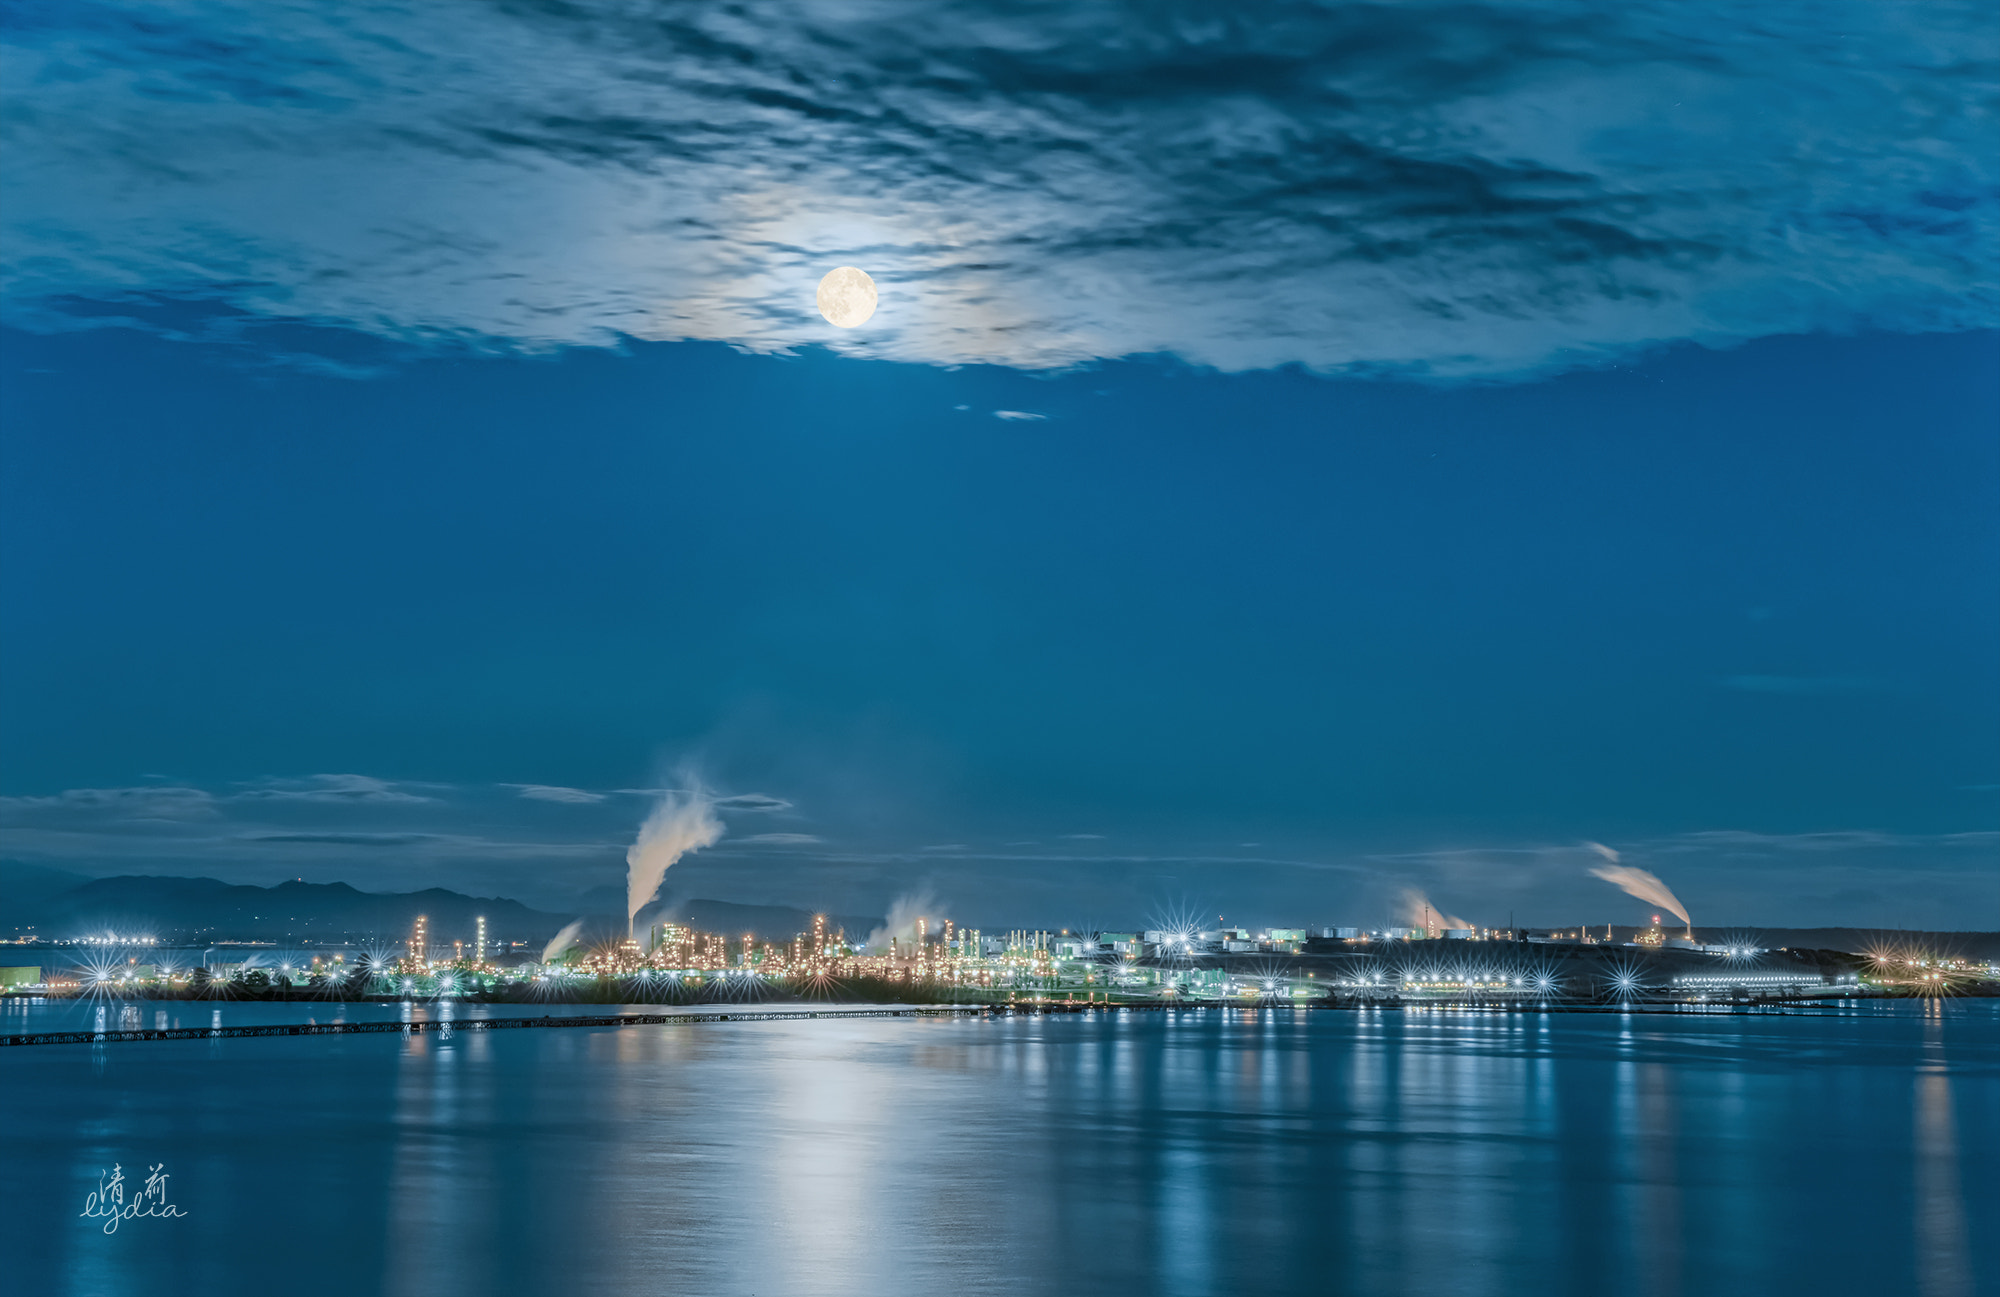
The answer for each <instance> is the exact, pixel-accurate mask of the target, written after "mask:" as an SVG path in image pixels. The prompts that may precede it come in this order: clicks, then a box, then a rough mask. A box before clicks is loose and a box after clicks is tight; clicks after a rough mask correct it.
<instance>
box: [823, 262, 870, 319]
mask: <svg viewBox="0 0 2000 1297" xmlns="http://www.w3.org/2000/svg"><path fill="white" fill-rule="evenodd" d="M819 313H820V314H821V315H824V316H825V317H826V322H827V323H828V324H831V325H834V326H836V327H838V328H842V329H851V328H853V327H854V326H855V325H857V324H865V323H867V321H868V317H869V316H871V315H873V314H875V281H874V280H872V279H870V278H869V277H868V275H867V272H866V271H861V270H856V269H855V268H854V267H853V266H836V267H835V268H834V269H832V270H829V271H827V272H826V278H824V279H822V280H820V281H819Z"/></svg>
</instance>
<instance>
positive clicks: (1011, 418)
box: [993, 410, 1049, 423]
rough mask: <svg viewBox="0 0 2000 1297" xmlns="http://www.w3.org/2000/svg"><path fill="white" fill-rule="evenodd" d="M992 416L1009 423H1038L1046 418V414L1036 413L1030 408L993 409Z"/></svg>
mask: <svg viewBox="0 0 2000 1297" xmlns="http://www.w3.org/2000/svg"><path fill="white" fill-rule="evenodd" d="M993 417H994V418H996V419H1004V420H1006V421H1007V422H1009V423H1039V422H1040V421H1042V420H1043V419H1046V418H1048V417H1049V416H1048V415H1046V414H1036V413H1034V412H1033V411H1032V410H995V411H994V412H993Z"/></svg>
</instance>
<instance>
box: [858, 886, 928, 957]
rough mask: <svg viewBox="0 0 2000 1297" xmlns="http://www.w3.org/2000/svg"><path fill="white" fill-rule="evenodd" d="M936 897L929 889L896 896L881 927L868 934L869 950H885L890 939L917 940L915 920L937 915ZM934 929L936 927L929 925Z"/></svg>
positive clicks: (908, 941) (909, 941) (901, 940)
mask: <svg viewBox="0 0 2000 1297" xmlns="http://www.w3.org/2000/svg"><path fill="white" fill-rule="evenodd" d="M937 911H938V903H937V897H935V896H933V895H931V892H930V889H929V888H924V889H922V890H921V891H917V892H913V893H906V894H904V895H902V896H898V897H897V898H896V899H895V900H894V901H892V902H890V904H889V917H888V919H887V920H886V921H884V922H883V924H882V926H881V927H879V928H877V929H875V931H873V932H871V933H869V934H868V948H869V949H870V950H878V949H887V947H888V945H889V942H890V940H891V939H894V940H896V941H900V942H905V943H911V942H915V941H916V939H917V920H918V919H928V918H932V917H933V916H934V915H936V914H937ZM931 926H932V927H933V928H935V927H936V926H937V925H936V924H935V923H933V924H932V925H931Z"/></svg>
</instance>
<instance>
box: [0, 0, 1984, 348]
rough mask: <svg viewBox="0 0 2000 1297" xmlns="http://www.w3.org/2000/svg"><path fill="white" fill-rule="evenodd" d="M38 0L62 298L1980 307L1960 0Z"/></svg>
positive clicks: (827, 331)
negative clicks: (837, 298) (1776, 3)
mask: <svg viewBox="0 0 2000 1297" xmlns="http://www.w3.org/2000/svg"><path fill="white" fill-rule="evenodd" d="M33 12H34V14H35V19H34V21H32V22H19V23H14V24H10V25H9V27H8V30H7V32H6V33H5V37H4V39H5V41H6V43H7V46H8V50H7V64H6V66H7V69H8V71H7V79H8V85H7V89H8V97H9V101H10V105H11V110H12V113H13V115H14V120H15V122H16V124H17V125H16V129H15V130H13V131H12V132H11V133H10V137H9V168H10V172H11V173H12V175H13V177H14V180H15V183H14V184H13V186H12V187H11V189H10V201H9V202H8V204H7V205H6V209H5V211H4V213H0V221H4V227H0V263H4V269H5V272H6V281H5V282H6V283H7V285H8V287H7V289H6V299H5V301H6V305H7V307H8V309H9V312H10V317H11V318H12V319H13V320H15V321H16V322H17V323H31V324H34V325H36V326H37V327H42V328H63V327H72V326H75V325H78V324H81V323H84V322H86V321H87V320H90V319H104V318H108V315H107V312H109V314H111V315H122V316H123V317H124V318H126V319H128V320H131V321H134V322H139V323H142V324H147V326H148V327H157V328H163V329H167V328H187V327H191V326H188V325H186V324H185V323H182V324H178V325H169V324H165V323H161V322H159V321H158V319H157V312H155V311H153V309H152V308H153V307H154V306H156V305H157V303H159V302H160V301H163V300H188V299H202V300H206V301H212V302H216V303H219V304H220V305H222V306H223V307H224V308H225V309H224V310H223V311H221V312H215V313H211V316H210V317H209V318H211V319H212V320H215V321H228V323H227V324H226V325H223V324H216V325H214V326H211V327H227V328H229V329H232V330H235V331H237V332H238V333H240V332H241V331H242V328H243V326H244V324H245V323H246V322H250V321H255V320H258V319H282V320H287V321H296V320H307V321H317V322H323V323H331V324H338V325H345V326H350V327H353V328H357V329H363V330H366V331H368V332H370V333H373V334H376V335H379V336H382V337H385V338H391V339H395V340H398V341H399V342H403V343H410V344H415V345H419V346H422V345H426V344H428V343H430V342H432V341H441V342H445V343H448V344H449V345H452V346H465V345H471V346H474V347H502V348H507V347H521V348H528V349H539V348H548V347H555V346H564V345H571V344H602V343H609V342H614V341H616V340H617V339H620V338H626V337H631V338H641V339H680V338H695V339H713V340H720V341H724V342H728V343H731V344H734V345H738V346H742V347H746V348H750V349H754V350H762V351H782V350H788V349H792V348H797V347H801V346H807V345H824V346H829V347H834V348H837V349H841V350H845V351H850V352H854V353H857V354H867V355H875V356H883V357H888V358H893V359H899V360H909V361H921V362H928V363H937V364H954V363H964V362H995V363H1001V364H1007V365H1015V366H1024V367H1050V366H1067V365H1074V364H1077V363H1079V362H1086V361H1090V360H1095V359H1099V358H1103V357H1113V356H1131V355H1141V354H1169V355H1174V356H1178V357H1181V358H1183V359H1186V360H1188V361H1191V362H1194V363H1197V364H1202V365H1212V366H1217V367H1221V368H1224V369H1242V368H1258V367H1266V366H1275V365H1283V364H1288V363H1298V364H1302V365H1305V366H1309V367H1312V368H1317V369H1324V370H1343V371H1362V372H1383V371H1386V372H1403V373H1413V374H1421V375H1430V376H1438V377H1487V376H1505V375H1515V374H1523V373H1531V372H1543V371H1547V370H1550V369H1554V368H1561V367H1565V366H1570V365H1575V364H1579V363H1591V362H1593V361H1597V360H1602V359H1606V358H1610V357H1615V356H1618V355H1621V354H1624V353H1626V352H1629V351H1630V350H1632V349H1634V348H1640V347H1646V346H1650V345H1653V344H1657V343H1661V342H1669V341H1675V340H1694V341H1699V342H1704V343H1717V344H1726V343H1729V342H1731V341H1734V340H1739V339H1745V338H1752V337H1761V336H1768V335H1773V334H1786V333H1799V332H1807V331H1812V330H1818V329H1829V328H1831V329H1844V328H1860V327H1877V328H1887V329H1901V330H1912V331H1923V330H1938V329H1958V328H1966V327H1990V326H1992V325H1993V324H1995V323H1996V322H2000V305H1996V304H1997V303H2000V278H1996V276H2000V269H1996V263H1995V261H1994V260H1993V258H1992V257H1991V256H1990V255H1989V250H1990V249H1991V247H1992V246H1993V245H1994V240H1995V235H1996V233H2000V200H1996V197H1995V195H1996V185H1995V179H1996V176H1995V169H1996V159H2000V142H1996V140H1995V137H1994V127H1993V118H1992V116H1991V114H1990V113H1988V112H1986V111H1985V108H1984V105H1985V104H1986V103H1987V102H1989V101H1990V100H1991V98H1992V97H1993V95H1994V92H1995V76H1994V72H1993V69H1994V67H1995V53H1996V43H2000V29H1996V28H1995V26H1994V25H1993V24H1992V22H1991V20H1990V16H1989V15H1988V14H1987V11H1986V7H1985V6H1983V5H1981V4H1977V3H1973V2H1971V0H1964V2H1958V0H1941V2H1939V3H1930V4H1923V5H1884V4H1875V3H1865V2H1864V0H1846V2H1844V3H1842V2H1836V3H1832V4H1827V5H1818V6H1791V7H1784V8H1777V9H1766V10H1760V11H1759V14H1758V16H1757V20H1756V21H1754V22H1748V21H1743V19H1742V17H1741V15H1740V14H1739V13H1738V12H1737V11H1735V10H1733V9H1731V8H1729V7H1726V6H1722V5H1719V4H1713V3H1707V4H1668V3H1662V2H1657V0H1656V2H1654V3H1634V4H1626V5H1619V6H1596V7H1589V6H1577V5H1573V4H1566V3H1556V2H1554V0H1549V2H1546V3H1520V4H1506V5H1501V4H1492V3H1473V4H1445V3H1416V4H1407V5H1337V4H1331V3H1328V4H1296V5H1289V6H1285V7H1283V8H1282V9H1279V10H1275V11H1269V12H1265V13H1261V14H1259V15H1258V16H1256V17H1254V18H1253V17H1252V16H1250V15H1249V14H1248V13H1247V12H1246V11H1245V10H1244V9H1243V8H1242V7H1241V6H1235V5H1228V4H1223V3H1219V2H1217V3H1194V4H1191V5H1190V4H1180V5H1173V6H1150V7H1149V6H1137V7H1134V6H1129V5H1113V4H1095V3H1081V4H1073V5H1062V6H1052V7H1051V6H1041V7H1033V8H1027V9H1023V8H1019V7H1015V6H1006V5H1001V4H998V3H986V2H975V0H940V3H936V4H929V5H915V6H913V5H910V4H907V3H902V2H901V0H859V2H857V3H849V4H841V5H801V4H796V3H787V2H784V0H746V3H742V4H736V5H729V6H686V7H678V8H667V9H652V8H635V7H631V6H615V5H560V4H553V3H539V4H538V3H528V4H515V5H488V4H481V3H475V2H474V0H434V2H432V3H427V4H423V5H405V4H390V3H386V2H376V3H363V2H359V0H357V3H351V4H342V5H337V6H328V5H324V4H313V3H306V2H305V0H289V2H287V0H258V3H255V4H251V3H247V2H245V0H237V2H235V3H228V2H221V3H213V4H204V5H199V6H195V5H180V6H160V5H155V4H137V3H126V4H118V3H102V4H92V5H88V6H68V7H65V6H57V5H50V6H43V7H40V8H37V9H36V10H34V11H33ZM22 124H27V125H29V126H31V127H32V129H21V128H20V127H21V125H22ZM842 262H852V263H853V264H857V265H863V266H866V267H867V268H868V269H869V271H870V273H871V274H872V275H873V276H874V277H875V279H876V282H877V284H878V285H879V286H880V289H881V293H882V297H881V305H880V307H879V309H878V311H877V313H876V316H875V318H874V319H873V320H872V321H870V324H869V325H868V327H866V328H865V329H861V330H856V331H852V332H849V333H843V332H842V331H839V330H835V329H833V328H832V327H831V326H829V325H827V324H826V323H825V322H824V321H823V320H821V319H820V318H819V316H818V314H817V312H816V310H815V309H814V304H813V294H812V286H813V284H814V283H815V282H816V281H817V279H818V277H819V276H820V274H822V273H823V272H824V271H825V270H826V269H827V268H829V267H831V266H834V265H837V264H841V263H842ZM79 304H83V305H79Z"/></svg>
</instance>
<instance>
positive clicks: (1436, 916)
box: [1402, 887, 1472, 929]
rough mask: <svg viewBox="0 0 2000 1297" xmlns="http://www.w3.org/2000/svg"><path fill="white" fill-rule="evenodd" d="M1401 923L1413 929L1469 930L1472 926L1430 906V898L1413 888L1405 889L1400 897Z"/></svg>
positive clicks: (1455, 916) (1453, 915)
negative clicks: (1401, 907) (1401, 906)
mask: <svg viewBox="0 0 2000 1297" xmlns="http://www.w3.org/2000/svg"><path fill="white" fill-rule="evenodd" d="M1402 905H1403V921H1404V922H1405V923H1407V924H1409V925H1410V926H1411V927H1413V928H1425V929H1429V928H1440V929H1442V928H1469V927H1471V926H1472V925H1471V924H1470V923H1467V922H1466V921H1465V920H1464V919H1461V918H1459V917H1458V916H1457V915H1455V914H1446V913H1445V912H1444V911H1443V910H1440V909H1439V908H1438V907H1437V906H1435V905H1432V904H1431V898H1430V897H1428V896H1426V895H1424V894H1423V893H1422V892H1421V891H1419V890H1418V889H1416V888H1414V887H1405V888H1404V889H1403V897H1402Z"/></svg>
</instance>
